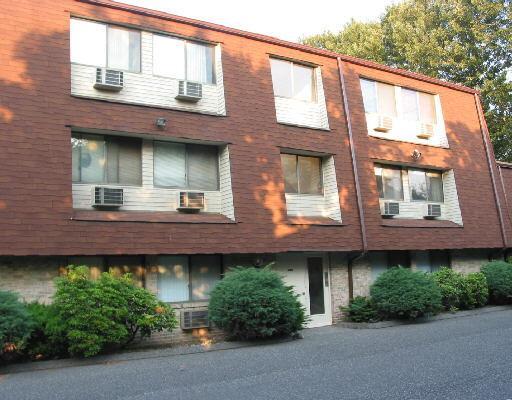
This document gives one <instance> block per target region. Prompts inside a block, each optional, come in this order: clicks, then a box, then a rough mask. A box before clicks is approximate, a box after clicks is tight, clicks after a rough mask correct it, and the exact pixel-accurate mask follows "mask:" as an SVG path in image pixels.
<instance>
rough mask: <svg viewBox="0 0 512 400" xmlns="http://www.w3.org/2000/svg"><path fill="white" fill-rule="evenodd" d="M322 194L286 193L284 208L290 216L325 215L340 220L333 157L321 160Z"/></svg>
mask: <svg viewBox="0 0 512 400" xmlns="http://www.w3.org/2000/svg"><path fill="white" fill-rule="evenodd" d="M322 181H323V194H321V195H315V194H297V193H286V194H285V198H286V210H287V214H288V216H290V217H326V218H330V219H332V220H334V221H338V222H341V210H340V198H339V194H338V185H337V182H336V172H335V167H334V157H332V156H329V157H325V158H324V159H323V160H322Z"/></svg>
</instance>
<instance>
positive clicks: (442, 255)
mask: <svg viewBox="0 0 512 400" xmlns="http://www.w3.org/2000/svg"><path fill="white" fill-rule="evenodd" d="M429 256H430V270H431V272H435V271H437V270H439V269H440V268H441V267H447V268H450V267H451V260H450V253H449V252H448V251H445V250H431V251H430V252H429Z"/></svg>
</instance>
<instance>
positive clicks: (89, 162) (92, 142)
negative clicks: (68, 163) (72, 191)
mask: <svg viewBox="0 0 512 400" xmlns="http://www.w3.org/2000/svg"><path fill="white" fill-rule="evenodd" d="M71 147H72V151H73V155H72V160H73V163H72V164H73V166H72V170H73V182H76V183H111V184H123V185H140V184H141V182H142V154H141V153H142V151H141V141H140V139H134V138H125V137H115V136H102V135H89V134H76V135H73V136H72V137H71Z"/></svg>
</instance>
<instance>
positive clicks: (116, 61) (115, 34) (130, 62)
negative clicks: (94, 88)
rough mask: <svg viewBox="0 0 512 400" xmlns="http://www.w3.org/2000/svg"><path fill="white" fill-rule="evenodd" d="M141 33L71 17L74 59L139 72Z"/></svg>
mask: <svg viewBox="0 0 512 400" xmlns="http://www.w3.org/2000/svg"><path fill="white" fill-rule="evenodd" d="M140 48H141V44H140V32H139V31H136V30H133V29H126V28H122V27H118V26H112V25H107V24H103V23H99V22H93V21H87V20H83V19H76V18H72V19H71V25H70V50H71V62H72V63H77V64H85V65H93V66H96V67H106V68H112V69H118V70H124V71H129V72H140V63H141V62H140V59H141V51H140Z"/></svg>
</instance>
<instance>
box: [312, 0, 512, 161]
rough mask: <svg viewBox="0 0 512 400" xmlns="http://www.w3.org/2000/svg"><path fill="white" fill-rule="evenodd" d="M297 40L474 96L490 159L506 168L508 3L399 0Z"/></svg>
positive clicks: (510, 61) (511, 59)
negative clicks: (366, 18) (368, 18)
mask: <svg viewBox="0 0 512 400" xmlns="http://www.w3.org/2000/svg"><path fill="white" fill-rule="evenodd" d="M302 41H303V43H305V44H309V45H312V46H315V47H320V48H323V49H327V50H333V51H337V52H340V53H344V54H348V55H352V56H356V57H361V58H365V59H369V60H374V61H377V62H381V63H384V64H387V65H390V66H393V67H399V68H405V69H408V70H411V71H415V72H420V73H423V74H426V75H429V76H432V77H436V78H440V79H444V80H448V81H451V82H456V83H460V84H463V85H466V86H470V87H473V88H475V89H478V90H480V91H481V92H482V100H483V104H484V109H485V116H486V119H487V123H488V126H489V131H490V134H491V138H492V140H493V144H494V149H495V152H496V156H497V158H498V159H502V160H507V161H512V82H510V81H508V80H507V72H510V71H511V69H512V7H511V1H510V0H406V1H404V2H402V3H398V4H394V5H392V6H389V7H388V8H387V9H386V11H385V13H384V15H383V16H382V17H381V18H380V19H379V20H378V21H375V22H357V21H351V22H349V23H348V24H346V25H345V26H344V27H343V28H342V30H341V31H340V32H338V33H332V32H325V33H323V34H320V35H315V36H311V37H308V38H305V39H303V40H302Z"/></svg>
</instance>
